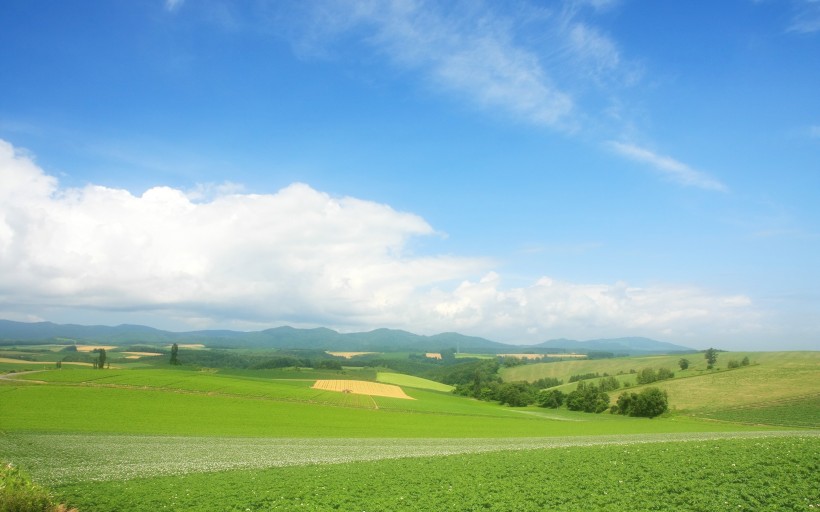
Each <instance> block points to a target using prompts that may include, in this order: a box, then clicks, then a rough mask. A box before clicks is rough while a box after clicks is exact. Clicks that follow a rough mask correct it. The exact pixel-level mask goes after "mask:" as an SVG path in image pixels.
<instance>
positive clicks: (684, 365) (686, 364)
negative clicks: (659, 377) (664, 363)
mask: <svg viewBox="0 0 820 512" xmlns="http://www.w3.org/2000/svg"><path fill="white" fill-rule="evenodd" d="M678 366H680V369H681V370H685V369H687V368H689V360H688V359H686V358H683V357H682V358H681V360H680V361H678Z"/></svg>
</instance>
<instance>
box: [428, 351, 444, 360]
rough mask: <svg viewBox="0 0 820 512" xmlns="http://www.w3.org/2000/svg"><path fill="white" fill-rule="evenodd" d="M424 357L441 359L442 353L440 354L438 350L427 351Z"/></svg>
mask: <svg viewBox="0 0 820 512" xmlns="http://www.w3.org/2000/svg"><path fill="white" fill-rule="evenodd" d="M424 357H426V358H428V359H441V354H439V353H438V352H427V353H426V354H424Z"/></svg>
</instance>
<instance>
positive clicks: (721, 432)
mask: <svg viewBox="0 0 820 512" xmlns="http://www.w3.org/2000/svg"><path fill="white" fill-rule="evenodd" d="M695 356H696V355H692V356H691V357H689V358H690V360H691V361H692V362H693V363H694V362H695ZM729 357H731V358H742V357H743V355H740V354H731V355H729V354H726V353H721V355H720V358H721V359H719V366H720V365H725V361H728V358H729ZM749 357H750V359H751V360H752V365H750V366H747V367H742V368H739V369H733V370H720V371H711V372H710V371H706V370H705V368H703V369H700V368H697V365H695V366H696V367H695V368H692V369H691V370H687V371H686V372H680V371H676V378H675V379H673V380H670V381H663V382H658V383H656V385H658V386H659V387H663V388H665V389H667V390H668V393H669V396H670V402H671V404H672V406H673V408H674V411H673V412H672V413H670V414H667V415H665V416H662V417H659V418H655V419H651V420H650V419H644V418H631V417H624V416H619V415H611V414H608V413H603V414H598V415H595V414H587V413H582V412H573V411H568V410H566V409H556V410H553V409H541V408H538V407H526V408H511V407H502V406H499V405H497V404H495V403H489V402H481V401H477V400H472V399H467V398H463V397H458V396H455V395H453V394H452V393H449V392H447V388H446V387H442V385H440V384H438V383H434V382H432V381H426V380H425V379H419V378H416V377H411V376H407V375H402V374H397V373H394V372H378V373H377V372H376V371H375V370H373V369H363V370H354V369H345V370H342V371H339V370H309V369H299V370H296V369H277V370H219V371H217V370H207V371H195V370H192V369H190V368H186V367H181V368H180V367H169V366H164V367H156V366H153V367H152V366H151V365H148V364H146V365H144V367H137V366H132V367H129V368H121V369H116V368H113V367H112V369H107V370H93V369H89V368H84V367H79V366H69V365H65V366H64V367H63V369H61V370H56V369H53V368H54V367H53V365H50V366H49V367H48V369H47V370H46V371H38V372H36V373H27V374H20V373H19V372H20V371H21V370H22V369H23V368H27V367H28V365H29V364H31V363H2V362H0V365H2V364H7V365H8V366H13V367H14V368H13V369H15V370H16V372H15V373H14V374H6V375H5V378H2V379H0V460H3V461H7V462H12V463H14V464H16V465H18V466H20V467H21V468H23V469H24V470H25V471H27V472H28V473H29V474H30V475H31V477H32V478H33V479H34V481H35V482H37V483H41V484H43V485H47V486H49V487H50V488H51V489H52V491H53V492H54V494H55V496H56V497H57V498H58V499H60V500H61V501H63V502H66V503H68V504H69V505H72V506H76V507H78V508H79V510H80V512H90V511H115V510H123V511H125V510H135V509H137V510H179V511H193V510H228V511H231V510H237V511H240V510H241V511H262V510H295V509H304V510H511V511H512V510H515V511H519V510H524V511H527V510H604V509H606V510H704V511H706V510H710V511H711V510H811V509H812V508H818V509H820V495H819V494H818V493H819V492H820V491H818V490H820V485H818V483H820V481H818V478H817V474H818V471H820V430H818V427H820V419H819V418H818V411H819V410H820V402H818V396H820V390H818V386H819V385H820V379H818V378H817V377H818V376H820V372H818V362H820V358H818V354H817V353H801V354H799V355H796V354H793V353H775V354H750V355H749ZM678 359H679V356H674V357H671V358H666V359H664V358H625V359H623V360H620V361H618V360H601V361H568V362H559V363H548V364H535V365H527V366H522V367H516V368H512V369H508V370H505V374H504V378H505V379H510V380H512V376H514V375H521V374H523V372H525V371H526V372H529V373H528V375H531V376H532V377H533V378H540V377H542V376H552V375H546V374H545V372H547V371H549V372H555V376H557V377H558V378H564V379H565V380H566V379H567V378H568V375H571V374H575V373H586V372H594V371H597V372H599V373H603V372H612V373H618V371H620V370H618V368H625V370H624V371H625V375H622V376H621V377H622V378H625V377H629V374H628V372H629V369H631V368H634V369H636V370H640V369H641V368H643V367H644V366H643V365H644V364H645V365H647V366H652V367H654V368H657V367H660V366H667V367H671V365H670V364H669V363H670V362H672V361H673V360H674V362H675V364H676V362H677V360H678ZM650 361H651V362H650ZM664 361H665V362H664ZM594 363H597V364H598V365H600V366H594V365H593V366H589V365H592V364H594ZM38 364H39V365H42V363H34V366H35V367H32V368H31V369H33V370H42V366H40V367H39V368H38V367H36V366H37V365H38ZM579 364H584V365H587V366H578V365H579ZM704 364H705V363H704ZM562 365H563V366H565V367H563V366H562ZM570 365H572V366H570ZM3 368H5V367H3V366H0V371H3V370H2V369H3ZM6 371H7V370H6ZM515 372H518V373H515ZM316 379H351V380H373V381H376V380H378V381H380V382H385V383H390V384H394V385H399V386H401V387H402V388H403V389H404V391H405V392H406V393H407V394H408V395H410V396H411V397H412V398H414V400H404V399H398V398H388V397H370V396H365V395H355V394H352V393H337V392H331V391H322V390H316V389H312V388H311V386H312V384H313V382H314V381H315V380H316ZM632 389H638V388H632ZM732 390H735V391H737V392H735V393H731V392H730V391H732ZM613 394H617V392H616V393H613Z"/></svg>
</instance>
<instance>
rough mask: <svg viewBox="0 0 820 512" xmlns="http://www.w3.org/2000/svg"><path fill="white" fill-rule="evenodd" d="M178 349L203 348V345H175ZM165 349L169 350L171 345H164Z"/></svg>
mask: <svg viewBox="0 0 820 512" xmlns="http://www.w3.org/2000/svg"><path fill="white" fill-rule="evenodd" d="M177 347H179V348H205V345H203V344H202V343H179V344H178V345H177ZM165 348H171V345H166V346H165Z"/></svg>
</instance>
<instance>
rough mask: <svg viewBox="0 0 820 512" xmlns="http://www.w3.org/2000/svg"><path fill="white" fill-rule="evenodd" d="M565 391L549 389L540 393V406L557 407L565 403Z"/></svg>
mask: <svg viewBox="0 0 820 512" xmlns="http://www.w3.org/2000/svg"><path fill="white" fill-rule="evenodd" d="M564 398H565V395H564V392H563V391H561V390H560V389H547V390H544V391H541V392H540V393H538V407H549V408H550V409H557V408H559V407H561V405H562V404H563V403H564Z"/></svg>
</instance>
